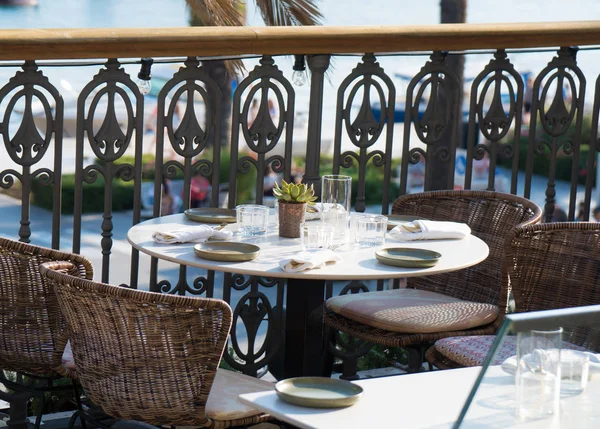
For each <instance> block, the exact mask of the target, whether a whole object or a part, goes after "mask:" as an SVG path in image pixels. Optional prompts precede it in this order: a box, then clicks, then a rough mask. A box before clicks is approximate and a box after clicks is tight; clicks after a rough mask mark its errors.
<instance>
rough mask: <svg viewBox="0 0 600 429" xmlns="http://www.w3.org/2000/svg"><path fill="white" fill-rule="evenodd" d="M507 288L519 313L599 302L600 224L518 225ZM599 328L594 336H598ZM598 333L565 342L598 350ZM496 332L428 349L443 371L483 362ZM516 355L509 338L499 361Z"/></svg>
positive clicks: (509, 247) (510, 240)
mask: <svg viewBox="0 0 600 429" xmlns="http://www.w3.org/2000/svg"><path fill="white" fill-rule="evenodd" d="M504 253H505V257H504V264H503V273H504V275H503V280H502V281H503V283H504V286H503V287H504V288H505V289H507V288H509V287H510V288H511V289H512V293H513V296H514V305H515V311H517V312H524V311H538V310H550V309H555V308H565V307H578V306H582V305H593V304H600V283H599V282H600V223H588V222H560V223H541V224H538V225H529V226H523V227H519V228H516V229H514V230H513V231H512V232H511V234H510V235H509V236H508V237H507V240H506V245H505V251H504ZM594 332H595V334H596V335H595V334H594ZM597 334H598V331H590V330H579V331H575V332H571V333H569V336H567V338H565V340H566V341H567V342H568V343H570V344H572V345H575V346H582V347H584V348H586V349H589V350H594V351H596V352H598V351H600V336H598V335H597ZM493 339H494V337H493V336H491V335H490V336H484V337H479V338H474V337H456V338H446V339H444V340H440V341H438V342H436V343H435V345H434V346H432V347H431V348H430V349H428V350H427V353H426V359H427V361H428V362H429V363H431V364H433V365H435V366H436V367H438V368H440V369H448V368H461V367H465V366H478V365H481V364H482V362H483V359H484V358H485V356H486V355H487V351H489V348H490V346H491V344H492V342H493ZM515 353H516V346H515V344H514V342H510V341H508V342H505V345H504V346H503V349H502V350H500V351H499V352H498V353H497V354H496V357H495V359H496V362H495V363H497V364H500V363H501V362H502V361H503V360H504V359H505V358H507V357H508V356H512V355H514V354H515Z"/></svg>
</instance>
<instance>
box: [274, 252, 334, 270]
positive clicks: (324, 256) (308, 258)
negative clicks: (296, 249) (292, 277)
mask: <svg viewBox="0 0 600 429" xmlns="http://www.w3.org/2000/svg"><path fill="white" fill-rule="evenodd" d="M341 260H342V257H341V256H340V255H338V254H337V253H335V252H334V251H333V250H329V249H308V250H304V251H302V252H300V253H298V254H297V255H295V256H294V257H293V258H288V259H284V260H283V261H281V262H280V263H279V266H280V267H281V269H282V270H283V271H287V272H288V273H297V272H300V271H305V270H312V269H313V268H323V267H324V266H325V265H327V263H328V262H331V263H336V262H340V261H341Z"/></svg>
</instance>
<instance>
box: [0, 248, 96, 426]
mask: <svg viewBox="0 0 600 429" xmlns="http://www.w3.org/2000/svg"><path fill="white" fill-rule="evenodd" d="M61 260H64V261H70V262H71V268H70V269H71V274H72V275H74V276H78V277H82V278H87V279H91V278H92V276H93V267H92V264H91V262H90V261H89V260H88V259H86V258H85V257H83V256H80V255H76V254H72V253H67V252H61V251H57V250H52V249H48V248H45V247H39V246H34V245H31V244H27V243H22V242H19V241H14V240H10V239H8V238H0V324H1V326H2V329H0V369H2V370H4V371H15V372H17V373H20V374H24V375H27V376H29V377H35V378H43V379H44V381H45V383H44V385H45V386H48V387H49V388H50V389H52V387H51V386H52V381H53V380H54V379H57V378H60V377H62V376H68V377H72V376H73V374H72V373H71V372H70V371H69V369H68V368H65V367H64V366H63V365H62V357H63V352H64V349H65V345H66V343H67V331H66V326H65V321H64V318H63V316H62V313H61V312H60V309H59V308H58V303H57V301H56V297H55V295H54V292H53V290H52V288H51V287H49V286H48V283H47V281H46V279H45V278H44V277H42V275H41V274H40V271H39V266H40V264H42V263H44V262H48V261H61ZM2 383H3V384H5V385H8V386H12V387H13V388H15V389H17V390H18V389H25V390H28V391H31V392H32V393H34V394H36V395H37V396H38V397H39V398H40V399H42V401H43V399H44V395H43V394H42V393H43V391H44V390H45V388H32V387H31V386H30V385H27V386H24V385H18V384H15V383H13V382H10V381H9V380H6V379H3V380H2ZM48 383H49V384H48ZM76 399H78V398H76ZM42 405H43V402H42ZM42 408H43V407H40V412H39V414H38V416H37V419H36V423H35V426H36V427H38V426H39V425H40V423H41V409H42Z"/></svg>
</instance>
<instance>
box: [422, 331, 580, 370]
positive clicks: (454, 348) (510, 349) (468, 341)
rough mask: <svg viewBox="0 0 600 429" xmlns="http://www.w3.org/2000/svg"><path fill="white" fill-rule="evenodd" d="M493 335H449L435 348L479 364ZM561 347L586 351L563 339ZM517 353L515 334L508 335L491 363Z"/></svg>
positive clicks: (464, 362) (449, 356)
mask: <svg viewBox="0 0 600 429" xmlns="http://www.w3.org/2000/svg"><path fill="white" fill-rule="evenodd" d="M495 338H496V337H495V336H494V335H474V336H471V337H450V338H443V339H441V340H437V341H436V342H435V345H434V347H435V350H436V351H437V352H439V353H440V354H441V355H443V356H444V357H445V358H447V359H449V360H452V361H454V362H456V363H457V364H459V365H462V366H480V365H483V361H484V360H485V357H486V356H487V354H488V352H489V351H490V349H491V347H492V343H493V342H494V339H495ZM562 347H563V348H564V349H570V350H580V351H586V350H587V349H586V348H584V347H580V346H577V345H575V344H572V343H568V342H566V341H563V344H562ZM516 353H517V336H516V335H509V336H507V337H506V338H505V339H504V342H503V343H502V345H501V346H500V348H499V349H498V351H497V352H496V355H495V356H494V360H493V361H492V365H501V364H502V362H504V361H505V360H506V359H508V358H509V357H511V356H514V355H515V354H516Z"/></svg>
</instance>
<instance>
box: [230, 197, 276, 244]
mask: <svg viewBox="0 0 600 429" xmlns="http://www.w3.org/2000/svg"><path fill="white" fill-rule="evenodd" d="M236 215H237V224H238V231H239V232H241V234H242V236H244V237H249V236H254V235H264V234H266V232H267V225H268V223H269V207H267V206H261V205H256V204H243V205H240V206H237V207H236Z"/></svg>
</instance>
